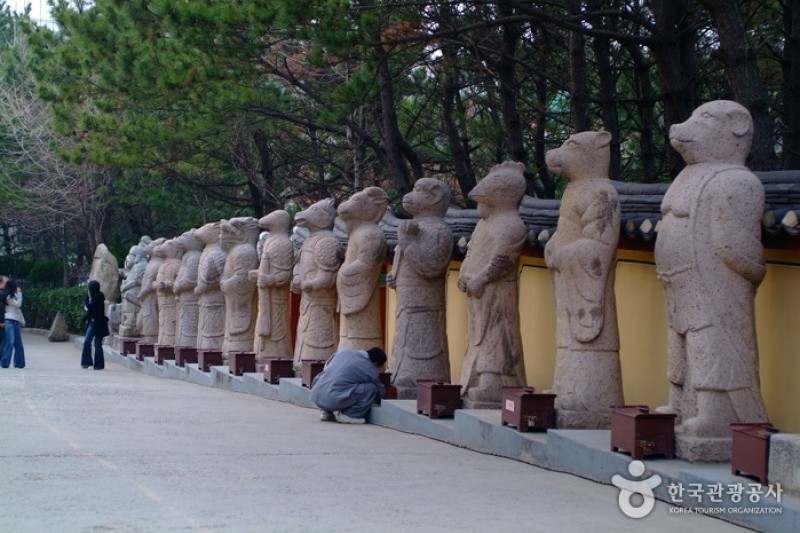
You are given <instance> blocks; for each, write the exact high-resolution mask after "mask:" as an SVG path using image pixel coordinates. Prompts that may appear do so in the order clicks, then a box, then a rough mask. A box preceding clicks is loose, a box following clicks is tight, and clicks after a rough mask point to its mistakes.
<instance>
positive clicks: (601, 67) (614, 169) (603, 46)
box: [589, 0, 622, 179]
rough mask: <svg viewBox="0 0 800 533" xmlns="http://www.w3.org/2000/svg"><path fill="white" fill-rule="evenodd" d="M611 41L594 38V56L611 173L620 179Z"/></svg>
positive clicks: (595, 1)
mask: <svg viewBox="0 0 800 533" xmlns="http://www.w3.org/2000/svg"><path fill="white" fill-rule="evenodd" d="M589 7H590V9H591V10H599V9H600V8H601V6H600V2H599V1H598V0H592V2H590V4H589ZM599 27H600V28H601V29H605V23H603V22H600V23H599ZM610 47H611V41H610V40H608V39H604V38H601V37H594V38H593V39H592V48H593V50H594V57H595V60H596V61H597V75H598V77H599V80H600V112H601V114H602V116H603V127H604V128H605V130H606V131H607V132H609V133H610V134H611V145H610V146H609V149H610V150H611V159H610V163H609V169H608V172H609V175H610V176H611V178H612V179H620V174H621V170H622V167H621V156H620V139H619V115H618V113H617V104H616V102H615V99H616V94H617V83H616V79H615V75H614V71H613V69H612V65H611V50H610Z"/></svg>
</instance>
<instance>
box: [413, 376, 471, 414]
mask: <svg viewBox="0 0 800 533" xmlns="http://www.w3.org/2000/svg"><path fill="white" fill-rule="evenodd" d="M456 409H461V385H451V384H450V383H445V382H444V381H439V380H435V379H418V380H417V413H419V414H424V415H428V417H429V418H452V417H453V416H455V412H456Z"/></svg>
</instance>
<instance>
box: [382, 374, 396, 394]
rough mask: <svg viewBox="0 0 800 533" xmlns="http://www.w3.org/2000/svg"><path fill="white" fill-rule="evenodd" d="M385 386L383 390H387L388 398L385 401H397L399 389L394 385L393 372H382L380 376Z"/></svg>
mask: <svg viewBox="0 0 800 533" xmlns="http://www.w3.org/2000/svg"><path fill="white" fill-rule="evenodd" d="M378 377H379V378H380V380H381V383H382V384H383V388H384V389H386V396H384V399H386V400H396V399H397V387H395V386H394V385H392V373H391V372H381V373H380V375H379V376H378Z"/></svg>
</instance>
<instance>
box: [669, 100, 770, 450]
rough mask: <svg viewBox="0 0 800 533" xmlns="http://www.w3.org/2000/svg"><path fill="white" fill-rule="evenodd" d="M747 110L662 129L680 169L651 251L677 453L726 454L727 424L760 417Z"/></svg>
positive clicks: (758, 194)
mask: <svg viewBox="0 0 800 533" xmlns="http://www.w3.org/2000/svg"><path fill="white" fill-rule="evenodd" d="M752 135H753V124H752V118H751V116H750V113H749V112H748V111H747V109H745V108H744V107H743V106H741V105H740V104H738V103H736V102H732V101H725V100H718V101H713V102H709V103H706V104H704V105H702V106H700V107H698V108H697V109H696V110H695V111H694V113H692V115H691V117H689V119H688V120H687V121H686V122H683V123H682V124H675V125H673V126H672V127H671V128H670V143H671V144H672V146H673V147H674V148H675V149H676V150H677V151H678V153H680V154H681V156H682V157H683V159H684V161H685V162H686V167H685V168H684V169H683V170H682V171H681V172H680V174H678V176H677V177H676V178H675V181H673V182H672V185H671V186H670V188H669V189H668V190H667V193H666V194H665V195H664V199H663V200H662V204H661V212H662V215H663V219H662V223H661V229H660V231H659V234H658V239H657V241H656V248H655V260H656V271H657V273H658V277H659V280H660V281H661V284H662V286H663V288H664V295H665V300H666V312H667V324H668V326H669V331H668V335H669V336H668V354H669V372H668V378H669V381H670V383H671V389H670V398H669V405H668V406H666V407H665V408H661V409H660V410H662V411H668V412H673V413H675V414H677V415H678V416H679V420H680V421H681V422H682V424H681V425H680V426H679V427H678V431H677V438H676V445H677V446H676V451H677V453H678V455H679V456H680V457H682V458H685V459H688V460H690V461H719V460H728V459H729V458H730V450H731V439H730V436H731V433H730V424H731V423H734V422H764V421H766V420H767V414H766V410H765V409H764V404H763V401H762V398H761V389H760V383H759V375H758V348H757V345H756V332H755V317H754V303H753V301H754V298H755V294H756V289H757V288H758V285H759V284H760V283H761V280H762V279H763V278H764V275H765V273H766V269H765V264H764V252H763V247H762V244H761V216H762V214H763V209H764V188H763V185H762V184H761V182H760V180H759V179H758V178H757V177H756V176H755V175H754V174H753V173H752V172H750V170H749V169H748V168H747V167H746V166H745V160H746V158H747V155H748V153H749V151H750V145H751V142H752Z"/></svg>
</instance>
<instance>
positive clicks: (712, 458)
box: [675, 433, 733, 463]
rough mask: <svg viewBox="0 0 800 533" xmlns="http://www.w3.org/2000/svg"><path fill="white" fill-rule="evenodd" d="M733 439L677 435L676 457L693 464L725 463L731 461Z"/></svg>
mask: <svg viewBox="0 0 800 533" xmlns="http://www.w3.org/2000/svg"><path fill="white" fill-rule="evenodd" d="M732 447H733V440H732V439H731V438H727V437H722V438H712V437H690V436H687V435H681V434H680V433H678V434H676V435H675V455H676V456H677V457H678V458H680V459H684V460H686V461H689V462H692V463H724V462H727V461H730V460H731V450H732Z"/></svg>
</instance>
